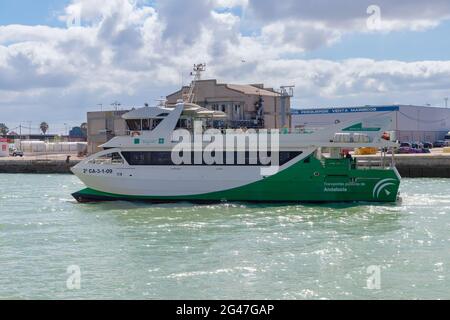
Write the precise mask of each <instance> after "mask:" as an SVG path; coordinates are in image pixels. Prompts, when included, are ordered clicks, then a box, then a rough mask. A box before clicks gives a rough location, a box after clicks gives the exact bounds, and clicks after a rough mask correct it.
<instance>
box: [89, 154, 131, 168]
mask: <svg viewBox="0 0 450 320" xmlns="http://www.w3.org/2000/svg"><path fill="white" fill-rule="evenodd" d="M88 163H90V164H96V165H119V164H124V163H125V162H124V160H123V158H122V157H121V155H120V154H119V153H118V152H114V153H109V154H106V155H102V156H99V157H97V158H95V159H92V160H90V161H89V162H88Z"/></svg>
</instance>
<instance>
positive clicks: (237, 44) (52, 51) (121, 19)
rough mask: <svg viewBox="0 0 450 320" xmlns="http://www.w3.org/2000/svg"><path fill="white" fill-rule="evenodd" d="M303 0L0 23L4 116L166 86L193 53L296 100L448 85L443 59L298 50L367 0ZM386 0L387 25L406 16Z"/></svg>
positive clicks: (137, 7) (416, 91) (353, 98)
mask: <svg viewBox="0 0 450 320" xmlns="http://www.w3.org/2000/svg"><path fill="white" fill-rule="evenodd" d="M322 2H324V1H322ZM344 2H345V1H341V3H344ZM381 2H382V4H386V5H387V2H386V3H385V1H381ZM258 3H259V2H258ZM305 3H308V2H305V1H300V2H297V1H296V2H295V3H294V2H293V1H283V2H282V3H279V4H278V5H277V6H276V7H274V6H273V5H269V3H268V2H267V1H261V2H260V7H258V8H256V2H255V1H253V0H249V1H243V0H214V1H213V0H200V1H196V2H195V3H192V2H189V3H188V2H185V1H175V0H164V1H161V2H159V3H158V4H157V5H156V6H155V7H150V6H147V5H142V3H141V2H137V1H131V0H130V1H127V0H112V1H108V2H104V1H97V0H95V1H92V0H89V1H88V0H73V1H72V3H71V4H70V5H69V6H68V7H67V8H66V10H65V12H64V14H62V15H61V19H66V18H72V16H73V13H74V12H81V17H82V24H81V26H80V27H73V28H52V27H47V26H22V25H8V26H0V108H2V109H3V110H6V111H7V112H8V114H9V116H10V117H12V118H13V117H16V114H15V113H16V112H14V111H11V110H13V109H14V108H16V109H17V110H24V112H27V111H28V112H30V115H31V114H32V113H33V112H34V114H35V115H37V114H41V113H42V112H49V113H50V112H51V113H52V114H53V116H54V117H57V116H58V114H59V116H58V117H63V116H64V115H67V116H68V117H78V118H79V119H82V118H83V117H84V112H85V111H86V108H88V107H95V106H96V105H97V104H98V103H104V104H109V103H110V102H112V101H114V100H120V101H121V102H122V103H124V104H143V103H144V102H151V99H152V98H159V97H160V96H163V95H166V94H168V93H170V92H171V91H172V90H175V89H177V88H178V87H179V86H180V84H181V78H182V74H184V80H185V81H184V82H185V83H186V82H187V79H188V78H187V72H188V71H189V68H190V66H191V65H192V64H193V63H198V62H206V63H208V72H207V76H209V77H217V78H218V79H220V80H221V81H230V82H237V83H256V82H265V83H266V84H267V85H270V86H279V85H284V84H295V85H296V87H297V89H296V95H297V96H296V98H295V99H296V100H295V103H294V105H297V106H306V105H311V106H314V105H331V104H332V105H337V104H342V105H345V104H366V103H367V104H371V103H392V102H403V103H426V102H429V101H440V100H441V97H443V96H444V92H445V90H447V88H448V87H450V61H418V62H402V61H374V60H368V59H350V60H344V61H328V60H302V59H299V58H298V57H299V56H300V57H301V54H302V53H303V52H306V51H308V50H312V49H316V48H319V47H321V46H323V45H327V46H332V45H333V44H334V43H336V42H337V41H339V40H340V38H341V36H342V34H344V33H345V32H355V30H353V29H352V28H353V26H354V25H357V23H359V21H360V20H359V18H358V15H359V12H360V9H361V8H363V7H364V6H361V5H354V6H353V7H352V6H350V4H349V6H350V10H349V11H350V13H349V12H341V11H345V10H341V9H340V7H339V6H336V5H334V4H333V3H334V2H327V5H328V6H331V9H332V10H331V11H330V12H331V13H333V14H331V13H328V11H327V10H324V11H323V10H322V11H320V12H317V11H318V10H317V9H314V8H315V7H312V6H307V5H305ZM324 3H325V2H324ZM352 3H353V2H352ZM412 3H413V4H416V7H415V8H416V9H422V11H424V12H421V13H420V14H418V15H417V17H415V18H414V19H413V21H415V22H414V23H416V25H415V27H414V28H418V29H420V28H426V27H429V26H432V25H436V23H438V22H437V21H440V19H444V18H445V17H446V14H445V13H446V12H448V10H447V6H446V5H445V3H444V2H441V1H435V2H434V3H435V5H436V6H430V8H431V9H429V10H423V7H420V4H417V3H416V2H412ZM446 3H447V2H446ZM300 4H303V6H299V5H300ZM236 6H242V7H244V8H245V9H246V10H250V12H251V15H253V17H257V18H258V19H260V21H263V20H265V19H266V21H265V22H264V23H263V22H261V24H260V27H259V32H258V33H257V34H254V35H244V34H243V33H242V32H241V28H242V24H243V23H244V22H243V18H242V17H240V16H237V15H236V14H233V11H232V10H231V11H230V10H224V11H221V10H216V9H217V8H218V7H221V8H233V7H236ZM354 7H356V8H354ZM325 8H326V6H325ZM352 8H353V9H352ZM389 8H390V10H389V13H387V14H386V16H387V17H388V18H389V19H390V20H389V21H390V22H389V23H391V26H390V27H389V28H388V29H390V30H394V29H402V28H405V26H403V24H407V23H408V21H410V20H408V14H411V12H414V10H412V9H408V10H406V12H403V11H402V10H399V8H398V7H395V6H391V7H389ZM300 9H302V10H300ZM363 9H364V10H363V12H362V13H361V14H360V15H361V16H362V17H363V18H362V19H363V20H364V19H365V16H364V15H365V14H366V13H365V8H363ZM438 9H439V10H438ZM339 10H341V11H339ZM408 12H409V13H408ZM433 16H434V17H436V19H435V20H433V19H432V17H433ZM348 17H354V19H353V18H352V19H350V20H351V21H350V22H349V21H347V19H348ZM355 21H356V24H355ZM361 21H362V20H361ZM433 21H434V22H433ZM433 23H434V24H433ZM333 26H334V27H333ZM406 27H408V28H412V27H411V26H410V25H409V26H406ZM287 56H289V58H287ZM242 61H245V62H242ZM424 97H427V98H424ZM423 99H427V100H428V101H421V100H423ZM4 114H5V113H4Z"/></svg>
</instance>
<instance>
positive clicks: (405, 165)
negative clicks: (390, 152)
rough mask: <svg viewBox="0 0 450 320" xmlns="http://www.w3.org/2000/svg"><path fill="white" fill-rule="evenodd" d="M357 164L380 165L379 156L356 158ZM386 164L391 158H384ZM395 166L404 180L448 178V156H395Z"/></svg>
mask: <svg viewBox="0 0 450 320" xmlns="http://www.w3.org/2000/svg"><path fill="white" fill-rule="evenodd" d="M356 158H357V159H358V163H360V164H363V163H365V164H364V165H365V166H368V165H370V163H376V162H378V163H380V157H379V156H358V157H356ZM385 161H386V164H387V165H389V164H390V163H391V156H387V157H386V160H385ZM395 166H396V167H397V170H398V172H399V173H400V175H401V176H402V177H404V178H450V154H449V155H419V154H415V155H396V156H395Z"/></svg>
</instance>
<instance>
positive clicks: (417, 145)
mask: <svg viewBox="0 0 450 320" xmlns="http://www.w3.org/2000/svg"><path fill="white" fill-rule="evenodd" d="M411 147H413V148H414V149H423V144H422V143H421V142H413V143H411Z"/></svg>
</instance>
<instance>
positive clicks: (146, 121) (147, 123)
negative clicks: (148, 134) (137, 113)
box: [142, 119, 150, 131]
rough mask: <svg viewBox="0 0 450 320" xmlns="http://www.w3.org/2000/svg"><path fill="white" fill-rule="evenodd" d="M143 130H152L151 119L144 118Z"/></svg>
mask: <svg viewBox="0 0 450 320" xmlns="http://www.w3.org/2000/svg"><path fill="white" fill-rule="evenodd" d="M142 130H143V131H149V130H150V119H142Z"/></svg>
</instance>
